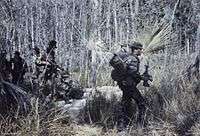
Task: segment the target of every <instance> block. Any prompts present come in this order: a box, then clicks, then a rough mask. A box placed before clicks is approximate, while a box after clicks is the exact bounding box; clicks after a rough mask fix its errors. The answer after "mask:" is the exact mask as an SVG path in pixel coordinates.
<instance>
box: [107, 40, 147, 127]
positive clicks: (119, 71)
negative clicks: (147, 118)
mask: <svg viewBox="0 0 200 136" xmlns="http://www.w3.org/2000/svg"><path fill="white" fill-rule="evenodd" d="M128 46H129V49H130V53H128V52H125V51H120V52H118V53H117V54H115V55H114V57H113V58H112V59H111V61H110V64H111V66H112V67H114V70H112V73H111V77H112V79H113V80H114V81H117V84H118V86H119V88H120V89H121V90H122V92H123V95H122V112H123V125H124V127H126V126H127V125H129V123H130V124H131V119H132V113H133V111H131V109H130V107H131V104H132V99H134V100H135V102H136V104H137V106H138V111H139V112H138V117H137V124H138V125H140V126H143V125H144V115H145V110H146V107H145V99H144V98H143V97H142V95H141V93H140V92H139V90H138V89H137V87H136V86H137V84H138V83H139V82H140V81H141V79H142V76H141V75H140V73H139V65H140V60H139V58H138V56H140V55H141V53H142V44H140V43H137V42H134V43H133V44H129V45H128Z"/></svg>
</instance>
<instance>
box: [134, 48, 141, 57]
mask: <svg viewBox="0 0 200 136" xmlns="http://www.w3.org/2000/svg"><path fill="white" fill-rule="evenodd" d="M142 52H143V50H142V49H135V50H134V51H133V54H134V55H137V56H140V55H142Z"/></svg>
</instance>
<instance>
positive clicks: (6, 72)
mask: <svg viewBox="0 0 200 136" xmlns="http://www.w3.org/2000/svg"><path fill="white" fill-rule="evenodd" d="M6 55H7V52H6V51H5V50H1V51H0V73H1V76H2V79H3V80H5V81H9V78H10V73H11V63H10V62H9V61H8V60H7V58H6Z"/></svg>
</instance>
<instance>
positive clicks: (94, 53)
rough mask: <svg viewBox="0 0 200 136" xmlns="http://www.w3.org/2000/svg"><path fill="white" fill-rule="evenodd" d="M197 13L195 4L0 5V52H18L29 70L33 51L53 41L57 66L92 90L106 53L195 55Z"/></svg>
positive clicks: (11, 1)
mask: <svg viewBox="0 0 200 136" xmlns="http://www.w3.org/2000/svg"><path fill="white" fill-rule="evenodd" d="M199 7H200V2H199V1H198V0H192V1H189V0H177V1H175V0H172V1H161V0H122V1H121V0H83V1H82V0H56V1H54V0H35V1H31V0H19V1H16V0H2V1H1V8H0V15H1V16H0V17H1V22H0V28H1V33H0V36H1V43H2V44H1V46H2V47H3V48H5V49H7V50H9V52H10V53H12V52H13V51H14V50H19V51H21V52H22V53H23V55H24V57H25V58H26V59H27V60H29V61H28V62H29V66H31V65H32V63H33V61H31V60H32V55H33V48H34V47H35V46H38V47H39V48H41V49H42V50H45V49H46V47H47V44H48V42H49V41H50V40H52V39H55V40H56V41H57V42H58V49H57V56H58V57H57V60H58V62H59V63H60V65H62V66H64V67H68V68H69V70H70V71H74V70H75V71H80V75H79V79H80V78H81V76H83V75H84V79H86V78H87V80H90V81H88V82H87V83H86V84H87V85H89V84H90V86H91V85H92V86H93V84H95V83H90V82H94V80H96V77H97V76H98V77H101V76H104V77H105V76H106V75H102V73H101V72H95V71H96V69H102V68H103V67H106V66H108V61H107V60H108V55H110V54H108V51H116V50H114V49H115V47H119V46H120V44H124V43H127V42H130V41H139V42H141V43H142V44H144V46H146V47H147V46H148V45H149V43H151V45H152V46H154V47H151V48H153V50H156V51H157V50H158V51H160V50H161V49H164V48H166V47H168V48H167V49H165V50H163V51H164V52H166V55H168V56H169V55H174V54H176V55H177V53H180V56H181V57H183V56H185V55H190V54H192V53H194V52H195V51H197V50H198V49H199V37H200V36H199V31H200V30H199V29H200V28H199V20H200V17H199V16H200V15H199V14H200V13H199V10H200V9H199ZM156 34H157V35H156ZM152 40H153V42H152ZM99 46H100V47H102V48H103V49H102V48H99ZM155 46H156V48H155ZM157 46H158V47H160V48H157ZM154 48H155V49H154ZM172 50H173V52H172ZM166 55H165V57H164V59H168V57H166ZM151 58H152V57H151ZM162 58H163V57H162ZM166 62H167V60H166V61H165V63H166ZM164 65H167V64H164ZM89 71H90V72H89ZM108 71H109V70H108ZM108 71H106V72H108ZM106 72H105V73H106ZM107 77H108V75H107ZM102 78H103V77H102Z"/></svg>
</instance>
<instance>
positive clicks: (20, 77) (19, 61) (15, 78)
mask: <svg viewBox="0 0 200 136" xmlns="http://www.w3.org/2000/svg"><path fill="white" fill-rule="evenodd" d="M10 62H11V63H12V65H13V66H12V72H11V74H12V82H13V83H14V84H18V83H23V81H24V75H25V73H26V72H27V68H28V67H27V63H26V62H25V60H24V59H23V58H22V57H21V56H20V52H19V51H15V53H14V58H12V59H11V60H10Z"/></svg>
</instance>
